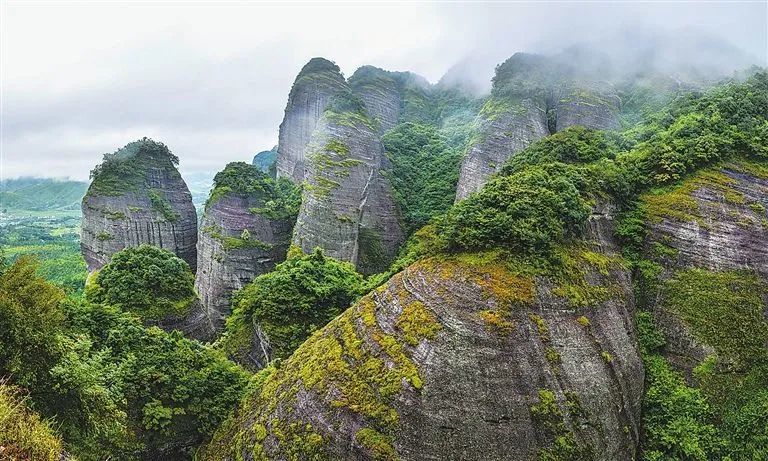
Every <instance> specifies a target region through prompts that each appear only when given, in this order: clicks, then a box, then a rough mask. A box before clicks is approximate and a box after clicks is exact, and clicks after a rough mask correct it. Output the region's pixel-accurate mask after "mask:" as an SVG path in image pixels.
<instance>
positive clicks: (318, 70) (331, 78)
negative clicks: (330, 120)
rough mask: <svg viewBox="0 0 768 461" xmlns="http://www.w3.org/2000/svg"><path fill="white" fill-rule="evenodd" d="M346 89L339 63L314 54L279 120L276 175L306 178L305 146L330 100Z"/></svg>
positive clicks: (294, 87)
mask: <svg viewBox="0 0 768 461" xmlns="http://www.w3.org/2000/svg"><path fill="white" fill-rule="evenodd" d="M344 89H346V82H345V81H344V77H343V76H342V75H341V72H340V70H339V67H338V66H337V65H336V64H334V63H332V62H331V61H328V60H326V59H323V58H312V59H311V60H310V61H309V62H308V63H307V64H306V65H305V66H304V67H303V68H302V69H301V72H299V75H298V76H297V77H296V80H295V81H294V82H293V87H291V92H290V94H289V95H288V104H287V105H286V107H285V116H284V118H283V122H282V123H281V124H280V134H279V143H278V156H277V176H278V177H284V178H289V179H291V180H293V181H294V182H296V183H301V182H302V181H303V180H304V169H305V167H306V165H305V164H306V149H307V144H309V140H310V138H311V137H312V133H313V132H314V131H315V127H316V126H317V122H318V120H320V117H321V116H322V115H323V112H324V111H325V108H326V106H327V105H328V100H329V99H330V98H331V97H332V96H333V95H335V94H336V93H338V92H339V91H342V90H344Z"/></svg>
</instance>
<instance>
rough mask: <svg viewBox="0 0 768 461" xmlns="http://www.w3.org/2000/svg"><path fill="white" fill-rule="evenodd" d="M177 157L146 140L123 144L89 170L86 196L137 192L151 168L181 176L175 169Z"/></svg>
mask: <svg viewBox="0 0 768 461" xmlns="http://www.w3.org/2000/svg"><path fill="white" fill-rule="evenodd" d="M178 164H179V158H178V157H177V156H175V155H173V153H171V151H170V150H169V149H168V147H167V146H166V145H165V144H163V143H161V142H157V141H153V140H152V139H149V138H142V139H140V140H138V141H134V142H132V143H129V144H127V145H125V147H122V148H120V149H118V150H117V151H115V152H114V153H112V154H104V160H103V161H102V162H101V164H99V165H98V166H96V167H95V168H94V169H93V170H91V175H90V177H91V186H90V187H89V188H88V193H87V195H108V196H121V195H124V194H126V193H129V192H137V191H138V190H139V189H141V188H142V187H144V186H146V184H147V172H148V171H149V169H150V168H159V169H163V170H165V171H166V173H167V174H168V175H169V176H171V177H180V175H179V172H178V171H177V170H176V166H177V165H178Z"/></svg>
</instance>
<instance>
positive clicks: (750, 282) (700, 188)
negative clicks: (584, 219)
mask: <svg viewBox="0 0 768 461" xmlns="http://www.w3.org/2000/svg"><path fill="white" fill-rule="evenodd" d="M766 207H768V173H767V172H766V170H765V168H764V167H763V166H761V165H758V164H753V163H748V162H744V161H738V162H732V163H729V164H727V165H725V166H723V167H719V168H712V169H709V170H705V171H702V172H700V173H698V174H696V175H695V176H694V177H692V178H690V179H687V180H686V181H685V182H683V183H682V184H681V185H679V186H676V187H674V188H672V189H670V190H667V191H664V192H663V193H651V194H646V195H645V196H643V198H642V211H643V216H644V218H645V220H646V222H647V237H646V241H645V244H644V256H645V258H647V261H648V267H649V268H648V269H646V271H645V278H644V280H643V282H644V285H645V286H644V288H645V292H646V293H645V298H646V299H645V300H644V301H645V304H646V306H647V308H648V309H650V310H651V312H652V314H653V316H654V318H655V320H656V324H657V326H658V327H659V328H660V329H661V330H662V331H663V332H664V334H665V336H666V341H667V343H666V346H665V355H666V357H667V358H668V359H669V360H670V362H671V363H672V364H673V365H675V366H676V367H677V368H679V369H681V370H682V371H684V372H686V374H687V375H688V376H689V378H690V377H691V376H692V371H693V369H694V367H696V366H697V365H699V364H700V363H701V362H702V361H704V360H705V359H707V358H708V357H709V356H718V357H719V359H718V360H719V361H720V367H721V370H720V372H721V373H724V372H728V371H730V372H733V371H735V370H734V366H733V364H731V365H730V366H728V365H723V362H726V363H727V362H728V361H733V360H735V359H734V354H735V349H732V347H733V344H727V343H725V342H723V341H721V339H728V338H730V340H729V341H730V342H733V341H737V342H738V341H741V342H742V343H741V344H740V345H739V346H738V347H737V348H736V349H738V350H740V352H741V353H745V352H746V351H747V350H748V349H749V347H750V346H749V344H748V343H749V342H755V341H756V342H757V345H758V348H760V347H762V348H763V350H765V347H766V345H768V342H767V341H768V333H766V332H768V310H766V309H767V308H766V306H768V290H767V289H766V285H765V283H766V282H768V248H766V246H765V244H764V242H765V239H766V237H767V236H768V214H766ZM723 293H727V294H729V296H730V297H726V298H722V296H721V295H722V294H723ZM750 294H751V295H752V296H753V297H755V298H754V299H750V297H749V295H750ZM721 304H722V305H721ZM752 304H754V305H752ZM721 308H722V309H723V311H722V312H718V311H717V309H721ZM752 309H756V311H754V312H752V311H751V310H752ZM713 322H715V323H716V324H713ZM744 322H747V323H746V324H742V323H744ZM706 324H711V325H710V326H711V328H714V329H713V330H711V331H708V330H707V329H706V328H705V327H704V325H706ZM745 329H746V330H745ZM747 330H752V331H750V332H749V333H747ZM739 338H741V339H739ZM760 344H762V346H760ZM729 346H730V347H729ZM742 366H743V364H742ZM723 368H724V369H723ZM737 368H738V367H737Z"/></svg>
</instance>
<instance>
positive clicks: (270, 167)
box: [251, 146, 277, 178]
mask: <svg viewBox="0 0 768 461" xmlns="http://www.w3.org/2000/svg"><path fill="white" fill-rule="evenodd" d="M251 164H252V165H253V166H255V167H256V168H258V169H259V170H261V171H262V172H264V173H267V174H268V175H269V177H271V178H275V176H276V173H277V171H276V168H277V146H275V147H273V148H272V149H270V150H263V151H261V152H259V153H258V154H256V155H254V156H253V161H252V162H251Z"/></svg>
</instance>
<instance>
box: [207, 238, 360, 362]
mask: <svg viewBox="0 0 768 461" xmlns="http://www.w3.org/2000/svg"><path fill="white" fill-rule="evenodd" d="M361 285H362V277H361V276H360V275H359V274H357V273H356V272H355V270H354V268H353V267H352V265H351V264H349V263H343V262H339V261H336V260H334V259H332V258H329V257H326V256H325V255H323V253H322V251H321V250H319V249H317V250H315V252H314V253H312V254H309V255H300V256H294V257H291V258H289V259H288V260H287V261H285V262H283V263H281V264H278V265H277V267H276V268H275V270H274V271H272V272H270V273H267V274H263V275H260V276H259V277H257V278H256V279H255V280H254V281H253V282H252V283H251V284H249V285H248V286H246V287H245V288H243V289H242V290H241V291H239V292H238V293H237V294H236V295H235V296H234V302H233V306H234V309H233V312H232V315H231V316H230V317H229V318H228V319H227V329H226V333H225V336H224V338H223V339H222V341H221V342H222V347H223V348H224V349H225V350H227V351H228V352H229V353H230V354H233V355H235V356H237V355H238V351H239V350H241V349H242V348H249V347H250V346H251V342H252V340H253V339H252V338H253V326H254V325H259V328H260V329H261V331H262V332H263V333H264V334H265V335H266V336H267V337H268V338H269V343H270V345H271V347H272V354H273V357H270V358H271V359H278V358H279V359H282V358H286V357H288V356H289V355H290V354H291V352H293V351H294V350H295V349H296V348H297V347H298V346H299V345H300V344H301V343H302V342H304V340H305V339H307V338H308V337H309V335H310V334H312V332H313V331H315V330H317V329H319V328H321V327H323V326H324V325H325V324H326V323H328V321H329V320H331V319H332V318H334V317H336V316H337V315H339V314H340V313H341V312H343V311H344V310H345V309H346V308H347V307H349V305H350V304H351V303H352V302H353V301H354V300H355V299H356V298H357V297H358V296H360V295H361V294H362V293H361V292H360V290H361Z"/></svg>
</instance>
